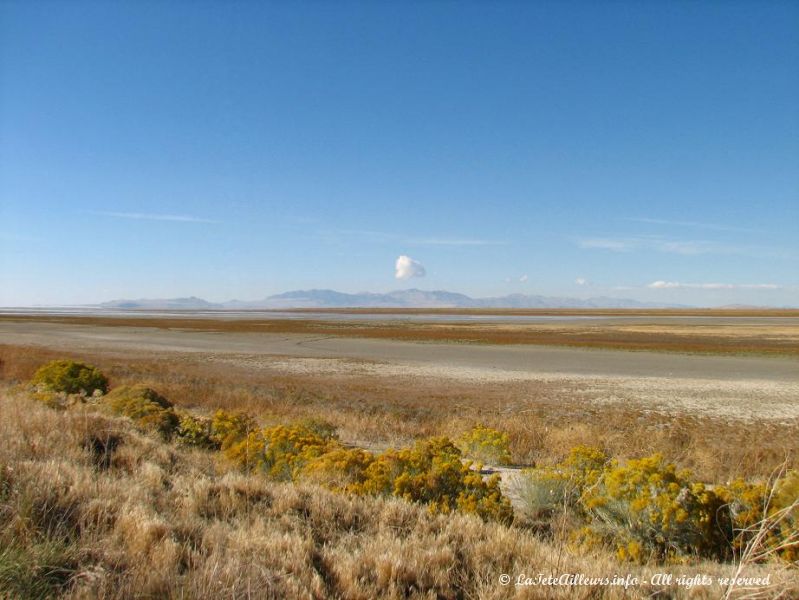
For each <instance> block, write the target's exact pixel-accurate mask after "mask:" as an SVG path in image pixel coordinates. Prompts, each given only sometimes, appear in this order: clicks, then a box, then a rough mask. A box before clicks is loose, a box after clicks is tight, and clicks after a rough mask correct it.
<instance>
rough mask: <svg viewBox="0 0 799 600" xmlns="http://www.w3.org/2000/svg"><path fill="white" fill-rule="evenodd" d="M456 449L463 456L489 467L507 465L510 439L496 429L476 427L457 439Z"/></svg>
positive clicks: (508, 462)
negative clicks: (489, 465) (486, 464)
mask: <svg viewBox="0 0 799 600" xmlns="http://www.w3.org/2000/svg"><path fill="white" fill-rule="evenodd" d="M458 448H460V450H461V451H462V452H463V454H464V455H466V456H468V457H470V458H474V459H477V460H480V461H483V462H485V463H488V464H491V465H509V464H510V463H511V455H510V437H509V436H508V434H507V433H502V432H500V431H497V430H496V429H491V428H490V427H485V426H483V425H476V426H475V427H474V428H473V429H472V430H471V431H468V432H466V433H464V434H463V435H462V436H461V437H460V438H459V439H458Z"/></svg>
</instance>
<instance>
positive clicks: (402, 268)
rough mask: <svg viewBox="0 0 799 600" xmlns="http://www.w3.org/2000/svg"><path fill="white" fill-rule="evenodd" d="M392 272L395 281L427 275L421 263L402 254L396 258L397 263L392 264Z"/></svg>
mask: <svg viewBox="0 0 799 600" xmlns="http://www.w3.org/2000/svg"><path fill="white" fill-rule="evenodd" d="M394 270H395V272H394V277H396V278H397V279H410V278H411V277H424V276H425V275H426V274H427V272H426V271H425V270H424V266H423V265H422V263H420V262H419V261H417V260H413V259H412V258H411V257H410V256H405V255H404V254H402V255H401V256H399V257H398V258H397V262H396V263H395V264H394Z"/></svg>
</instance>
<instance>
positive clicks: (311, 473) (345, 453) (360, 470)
mask: <svg viewBox="0 0 799 600" xmlns="http://www.w3.org/2000/svg"><path fill="white" fill-rule="evenodd" d="M374 460H375V457H374V455H373V454H372V453H371V452H368V451H366V450H362V449H360V448H343V447H340V448H335V449H333V450H330V451H328V452H325V453H324V454H322V455H321V456H318V457H317V458H314V459H312V460H311V461H309V462H307V463H305V464H304V465H303V466H302V467H301V468H300V469H299V471H298V476H299V477H300V478H302V479H304V480H307V481H309V482H311V483H315V484H317V485H321V486H324V487H326V488H328V489H330V490H333V491H337V492H348V493H360V492H361V490H362V489H363V484H364V483H365V481H366V477H367V475H366V470H367V469H368V468H369V465H371V464H372V463H373V462H374Z"/></svg>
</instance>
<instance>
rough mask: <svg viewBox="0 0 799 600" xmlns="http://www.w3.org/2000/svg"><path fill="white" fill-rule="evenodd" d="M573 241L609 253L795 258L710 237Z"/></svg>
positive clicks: (580, 245) (789, 253)
mask: <svg viewBox="0 0 799 600" xmlns="http://www.w3.org/2000/svg"><path fill="white" fill-rule="evenodd" d="M574 241H575V243H576V244H577V245H578V246H579V247H580V248H588V249H597V250H608V251H610V252H632V251H635V250H637V251H641V250H645V251H653V252H664V253H666V254H680V255H683V256H698V255H703V254H719V255H739V256H753V257H757V258H782V259H792V260H795V259H796V258H797V257H796V255H795V254H792V253H791V252H786V251H785V250H781V249H779V248H768V247H759V246H749V245H737V244H726V243H721V242H715V241H712V240H676V239H670V238H667V237H664V236H661V235H634V236H629V237H591V238H576V239H575V240H574Z"/></svg>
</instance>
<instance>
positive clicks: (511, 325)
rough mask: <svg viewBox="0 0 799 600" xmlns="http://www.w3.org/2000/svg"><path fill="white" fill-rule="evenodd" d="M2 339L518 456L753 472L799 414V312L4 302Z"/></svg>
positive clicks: (382, 430)
mask: <svg viewBox="0 0 799 600" xmlns="http://www.w3.org/2000/svg"><path fill="white" fill-rule="evenodd" d="M0 344H2V345H3V346H2V356H3V357H4V361H5V367H4V368H5V370H6V371H7V373H6V377H10V376H12V375H13V373H14V372H17V371H18V372H19V373H20V377H21V376H22V375H21V374H22V373H23V372H24V373H28V372H30V371H31V370H32V368H33V366H34V364H35V363H36V361H37V360H43V359H44V358H54V357H60V356H70V357H78V358H83V359H86V360H91V361H93V362H94V363H96V364H99V365H100V366H101V367H103V368H105V369H107V370H109V371H110V372H111V373H112V375H113V374H114V373H116V374H117V379H118V380H120V381H122V382H124V381H126V380H130V381H134V380H140V379H142V378H144V379H146V380H150V381H152V382H153V383H154V384H157V385H158V386H159V387H160V388H166V391H167V392H168V393H169V394H170V397H172V398H175V399H177V401H178V402H182V403H185V404H188V405H192V406H200V407H206V408H207V409H209V410H211V409H214V408H217V407H220V406H221V407H225V408H234V407H235V408H243V409H246V410H249V411H253V412H255V413H256V414H257V413H269V414H271V415H275V414H276V412H277V413H279V414H282V415H283V416H288V417H302V416H307V415H308V414H312V415H318V414H320V413H321V414H323V415H324V416H325V418H328V419H329V420H331V421H332V422H334V423H336V424H337V425H338V426H339V427H340V430H341V431H342V434H343V435H344V436H345V437H347V438H348V439H350V440H352V441H353V442H357V443H362V444H365V445H368V446H387V445H398V444H402V443H407V442H409V441H411V440H413V439H416V438H419V437H423V436H426V435H434V434H449V435H454V434H455V433H456V432H458V431H459V430H462V429H463V428H465V427H468V424H469V423H474V422H477V421H481V422H486V423H489V424H492V425H493V426H496V427H497V428H499V429H501V430H503V431H509V433H510V434H511V440H512V449H513V453H514V458H515V460H516V461H517V462H519V463H522V464H531V463H536V462H540V461H542V460H544V461H546V460H554V459H555V458H557V457H558V456H562V454H563V452H565V451H566V450H567V449H568V447H569V446H573V445H575V444H576V443H580V442H585V443H591V442H593V443H605V444H606V445H608V446H609V447H610V448H611V449H612V450H614V451H615V452H617V453H618V454H619V455H621V456H634V455H640V454H642V453H644V452H646V451H652V450H661V451H664V452H665V453H666V455H667V456H670V457H671V458H674V459H679V460H682V461H683V464H685V465H686V466H689V467H691V468H693V469H694V470H696V471H698V472H699V473H703V474H706V475H707V476H708V477H714V478H715V477H718V476H721V475H723V476H732V475H736V474H741V473H744V474H751V473H753V472H755V471H757V472H762V470H763V469H765V468H771V467H773V466H774V465H776V464H779V462H780V461H782V460H784V459H785V457H786V456H792V455H793V453H794V452H795V448H794V446H795V444H794V443H793V442H792V441H791V439H795V438H794V437H793V436H794V434H795V433H796V432H797V430H798V428H799V312H797V311H793V312H791V311H775V312H774V313H769V312H766V311H694V312H686V313H679V312H678V313H675V312H674V311H649V312H641V311H493V312H489V311H454V312H452V311H450V312H445V311H435V310H434V311H415V310H414V311H401V310H400V311H396V310H392V311H391V312H388V311H380V310H377V311H365V310H356V311H352V310H350V311H339V310H337V311H327V312H322V311H298V312H294V313H281V314H266V315H265V314H264V313H262V312H261V313H236V314H235V315H230V314H225V313H221V314H220V313H213V312H210V313H208V312H206V313H175V312H168V313H137V312H130V313H125V314H114V315H108V316H103V315H97V314H92V315H74V314H33V315H32V314H6V315H2V316H0ZM15 365H16V366H15ZM187 380H188V381H191V382H192V384H191V385H190V386H189V387H188V388H187V386H186V381H187ZM287 390H288V391H287ZM276 407H278V408H277V409H276ZM711 430H712V431H716V432H718V433H719V434H721V433H722V432H724V435H725V436H726V439H724V440H722V439H719V437H718V436H711V437H710V438H708V435H707V432H708V431H711ZM680 432H682V433H680ZM725 448H726V451H724V449H725Z"/></svg>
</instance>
